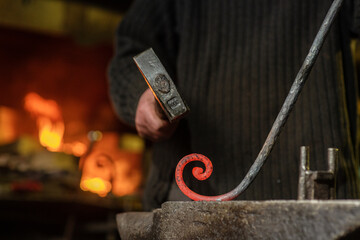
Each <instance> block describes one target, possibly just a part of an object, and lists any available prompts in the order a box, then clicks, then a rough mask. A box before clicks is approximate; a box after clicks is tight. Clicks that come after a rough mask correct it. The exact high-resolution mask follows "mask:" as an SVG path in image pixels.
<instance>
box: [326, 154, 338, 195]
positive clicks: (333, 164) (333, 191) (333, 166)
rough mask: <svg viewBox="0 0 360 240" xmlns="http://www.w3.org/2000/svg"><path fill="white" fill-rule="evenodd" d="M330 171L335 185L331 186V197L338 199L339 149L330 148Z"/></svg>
mask: <svg viewBox="0 0 360 240" xmlns="http://www.w3.org/2000/svg"><path fill="white" fill-rule="evenodd" d="M327 160H328V171H329V172H331V173H332V174H333V176H334V180H333V181H334V185H333V186H332V187H331V188H330V190H329V191H330V199H336V169H337V164H338V160H339V149H337V148H328V159H327Z"/></svg>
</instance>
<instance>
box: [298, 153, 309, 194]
mask: <svg viewBox="0 0 360 240" xmlns="http://www.w3.org/2000/svg"><path fill="white" fill-rule="evenodd" d="M309 160H310V148H309V147H308V146H301V148H300V168H299V185H298V200H304V199H306V191H305V189H306V186H305V184H306V171H307V170H309V167H310V166H309V164H310V161H309Z"/></svg>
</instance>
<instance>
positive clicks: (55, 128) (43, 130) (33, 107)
mask: <svg viewBox="0 0 360 240" xmlns="http://www.w3.org/2000/svg"><path fill="white" fill-rule="evenodd" d="M25 109H26V110H27V111H29V112H30V113H31V114H33V115H34V116H35V117H36V123H37V126H38V129H39V139H40V143H41V145H43V146H44V147H46V148H47V149H48V150H49V151H59V150H60V148H61V145H62V139H63V135H64V130H65V126H64V122H63V120H62V115H61V111H60V108H59V106H58V105H57V103H56V102H55V101H54V100H46V99H44V98H42V97H40V96H39V95H38V94H36V93H28V94H27V95H26V96H25Z"/></svg>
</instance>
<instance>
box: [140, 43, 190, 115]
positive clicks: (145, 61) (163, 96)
mask: <svg viewBox="0 0 360 240" xmlns="http://www.w3.org/2000/svg"><path fill="white" fill-rule="evenodd" d="M133 59H134V61H135V63H136V65H137V67H138V68H139V70H140V72H141V74H142V75H143V77H144V79H145V81H146V83H147V84H148V86H149V88H150V90H151V91H152V93H153V94H154V97H155V99H156V100H157V102H158V103H159V107H160V108H161V110H160V112H161V113H160V114H159V116H163V115H165V116H166V118H167V119H168V120H169V121H170V122H173V121H175V120H177V119H180V118H182V117H184V116H185V115H186V114H187V113H188V112H189V111H190V109H189V107H188V106H187V104H186V103H185V101H184V100H183V99H182V98H181V96H180V94H179V92H178V91H177V89H176V86H175V84H174V82H173V81H172V79H171V77H170V76H169V74H168V72H167V71H166V69H165V67H164V66H163V65H162V63H161V62H160V59H159V58H158V57H157V56H156V54H155V52H154V50H153V49H152V48H149V49H148V50H146V51H144V52H142V53H140V54H138V55H136V56H135V57H133Z"/></svg>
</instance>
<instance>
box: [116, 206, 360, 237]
mask: <svg viewBox="0 0 360 240" xmlns="http://www.w3.org/2000/svg"><path fill="white" fill-rule="evenodd" d="M152 215H153V219H152V221H150V220H149V219H150V218H151V217H152ZM119 216H122V217H121V218H120V217H119ZM119 216H118V224H119V231H120V235H121V237H122V239H326V240H327V239H342V238H344V239H360V234H359V229H360V201H350V200H349V201H345V200H344V201H339V200H328V201H326V200H322V201H319V200H304V201H230V202H166V203H164V204H163V205H162V208H161V209H158V210H155V211H154V212H153V213H147V215H146V216H147V218H143V217H139V216H140V215H138V218H137V220H136V219H134V218H133V217H134V215H131V214H128V213H127V214H120V215H119ZM136 221H139V222H142V223H141V224H140V223H136ZM122 222H126V224H124V223H122ZM120 226H121V227H120ZM139 228H143V229H142V230H140V229H139ZM122 231H124V232H127V233H126V234H123V235H124V236H125V235H126V238H123V235H122V233H121V232H122ZM130 232H132V233H130ZM146 234H147V235H146ZM140 235H141V236H140ZM129 237H130V238H129Z"/></svg>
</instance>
